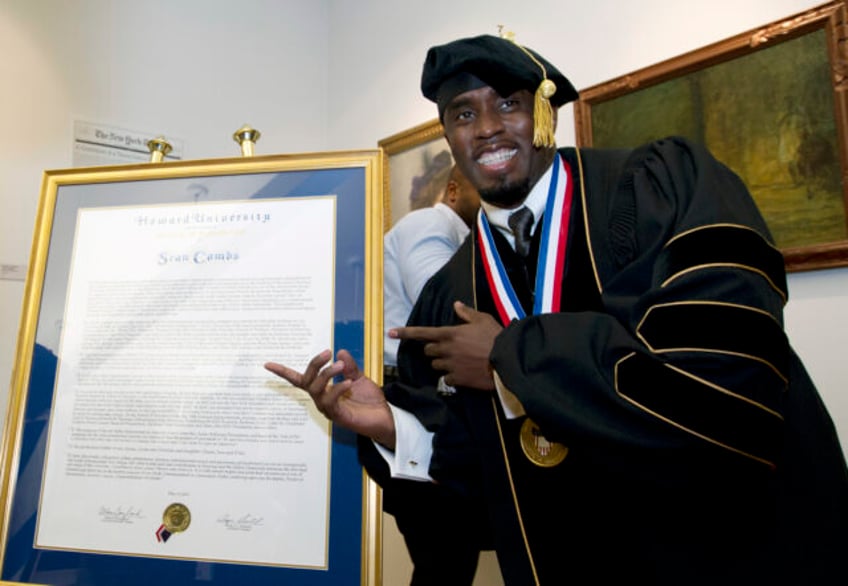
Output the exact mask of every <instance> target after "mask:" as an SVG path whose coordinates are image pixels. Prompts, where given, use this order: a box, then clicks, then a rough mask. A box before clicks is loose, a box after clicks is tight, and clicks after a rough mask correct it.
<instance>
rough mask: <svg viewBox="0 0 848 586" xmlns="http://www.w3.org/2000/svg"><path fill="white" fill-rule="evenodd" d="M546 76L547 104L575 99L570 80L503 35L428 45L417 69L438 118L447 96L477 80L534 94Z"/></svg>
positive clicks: (501, 91)
mask: <svg viewBox="0 0 848 586" xmlns="http://www.w3.org/2000/svg"><path fill="white" fill-rule="evenodd" d="M546 79H547V80H550V81H552V82H553V83H554V84H555V86H556V90H555V92H554V93H553V95H551V96H549V100H550V103H551V105H552V106H555V107H559V106H562V105H563V104H566V103H568V102H571V101H573V100H576V99H577V97H578V95H577V90H575V89H574V86H572V85H571V82H570V81H568V79H566V77H565V76H564V75H563V74H562V73H560V72H559V70H558V69H557V68H556V67H554V66H553V65H551V64H550V63H548V61H547V60H545V59H544V58H543V57H541V56H540V55H539V54H537V53H536V52H535V51H532V50H531V49H528V48H526V47H522V46H520V45H518V44H517V43H515V42H514V41H512V40H511V39H508V38H504V37H496V36H493V35H481V36H478V37H470V38H466V39H459V40H457V41H453V42H450V43H447V44H445V45H439V46H436V47H432V48H431V49H430V50H429V51H428V52H427V57H426V59H425V61H424V70H423V71H422V73H421V92H422V93H423V94H424V97H426V98H427V99H428V100H431V101H433V102H435V103H436V104H437V105H438V107H439V118H442V116H443V114H444V109H445V106H446V105H447V103H448V102H449V101H450V100H452V99H453V98H455V97H456V96H458V95H459V94H461V93H463V92H466V91H469V90H472V89H476V88H478V87H481V85H483V84H485V85H488V86H490V87H492V88H494V90H495V91H497V92H498V93H499V94H500V95H502V96H508V95H510V94H512V93H513V92H516V91H518V90H522V89H526V90H529V91H530V92H531V93H535V92H536V91H537V90H538V89H539V88H540V87H541V85H542V83H543V82H544V81H545V80H546ZM481 81H482V82H483V84H481V83H480V82H481ZM546 97H548V96H546Z"/></svg>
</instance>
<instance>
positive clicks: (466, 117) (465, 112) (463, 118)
mask: <svg viewBox="0 0 848 586" xmlns="http://www.w3.org/2000/svg"><path fill="white" fill-rule="evenodd" d="M473 118H474V111H473V110H471V109H470V108H462V109H459V110H457V111H456V113H455V114H454V116H453V119H454V120H456V121H457V122H468V121H470V120H471V119H473Z"/></svg>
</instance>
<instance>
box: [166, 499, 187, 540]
mask: <svg viewBox="0 0 848 586" xmlns="http://www.w3.org/2000/svg"><path fill="white" fill-rule="evenodd" d="M162 524H163V525H164V526H165V529H167V530H168V531H170V532H171V533H179V532H181V531H185V530H186V529H188V526H189V525H190V524H191V512H190V511H189V510H188V507H187V506H185V505H184V504H182V503H173V504H170V505H168V506H167V507H166V508H165V512H164V513H162Z"/></svg>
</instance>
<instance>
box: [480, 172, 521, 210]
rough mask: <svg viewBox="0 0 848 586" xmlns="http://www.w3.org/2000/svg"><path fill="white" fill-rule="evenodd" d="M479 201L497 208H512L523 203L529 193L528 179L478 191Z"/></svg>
mask: <svg viewBox="0 0 848 586" xmlns="http://www.w3.org/2000/svg"><path fill="white" fill-rule="evenodd" d="M479 193H480V199H482V200H483V201H485V202H486V203H490V204H492V205H494V206H497V207H499V208H513V207H515V206H517V205H518V204H520V203H521V202H523V201H524V199H525V198H526V197H527V194H529V193H530V178H529V177H528V178H527V179H525V180H524V181H521V182H518V183H504V184H502V185H497V186H495V187H489V188H486V189H480V190H479Z"/></svg>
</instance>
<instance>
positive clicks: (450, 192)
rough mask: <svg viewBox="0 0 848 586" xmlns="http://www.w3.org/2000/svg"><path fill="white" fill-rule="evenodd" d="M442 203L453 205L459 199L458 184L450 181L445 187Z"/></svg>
mask: <svg viewBox="0 0 848 586" xmlns="http://www.w3.org/2000/svg"><path fill="white" fill-rule="evenodd" d="M442 199H443V201H444V203H447V204H450V205H453V204H455V203H456V201H457V200H458V199H459V184H458V183H457V182H456V181H454V180H453V179H451V180H450V181H448V184H447V186H446V187H445V195H444V197H443V198H442Z"/></svg>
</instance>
